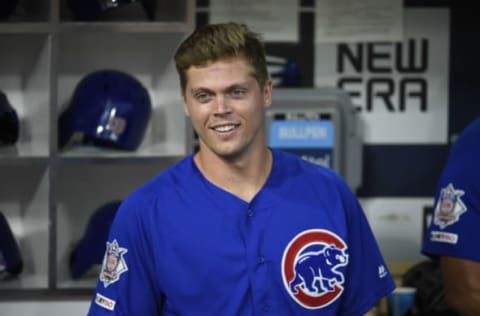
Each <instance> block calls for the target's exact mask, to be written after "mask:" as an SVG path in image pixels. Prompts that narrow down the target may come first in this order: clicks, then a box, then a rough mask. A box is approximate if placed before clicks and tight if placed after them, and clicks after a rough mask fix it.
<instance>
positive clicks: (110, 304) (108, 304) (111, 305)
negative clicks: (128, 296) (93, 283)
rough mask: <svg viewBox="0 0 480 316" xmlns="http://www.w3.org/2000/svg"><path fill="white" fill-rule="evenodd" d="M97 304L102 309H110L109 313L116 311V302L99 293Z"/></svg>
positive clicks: (96, 299) (96, 298)
mask: <svg viewBox="0 0 480 316" xmlns="http://www.w3.org/2000/svg"><path fill="white" fill-rule="evenodd" d="M95 303H96V304H97V305H98V306H100V307H103V308H105V309H108V310H109V311H113V310H114V309H115V303H116V302H115V301H114V300H112V299H109V298H108V297H105V296H103V295H101V294H98V293H97V294H96V296H95Z"/></svg>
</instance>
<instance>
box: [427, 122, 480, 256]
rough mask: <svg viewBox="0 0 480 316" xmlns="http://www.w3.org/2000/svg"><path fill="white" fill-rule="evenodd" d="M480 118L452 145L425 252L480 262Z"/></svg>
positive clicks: (441, 180) (439, 189)
mask: <svg viewBox="0 0 480 316" xmlns="http://www.w3.org/2000/svg"><path fill="white" fill-rule="evenodd" d="M479 226H480V119H476V120H475V121H473V122H472V123H471V124H469V125H468V126H467V127H466V128H465V130H464V131H463V132H462V133H461V134H460V136H459V137H458V138H457V140H456V142H455V143H454V144H453V145H452V148H451V150H450V154H449V157H448V159H447V162H446V165H445V167H444V170H443V172H442V175H441V177H440V180H439V183H438V187H437V189H436V193H435V206H434V211H433V214H432V221H431V224H430V226H429V229H428V231H427V234H426V236H425V240H424V243H423V247H422V252H423V253H424V254H426V255H431V256H437V255H447V256H452V257H459V258H464V259H469V260H474V261H478V262H480V251H478V244H479V243H480V234H479V233H478V228H479Z"/></svg>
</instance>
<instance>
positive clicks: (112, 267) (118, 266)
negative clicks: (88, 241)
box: [100, 239, 128, 287]
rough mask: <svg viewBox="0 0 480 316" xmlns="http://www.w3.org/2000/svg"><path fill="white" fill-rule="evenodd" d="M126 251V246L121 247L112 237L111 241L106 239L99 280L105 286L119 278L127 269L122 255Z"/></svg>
mask: <svg viewBox="0 0 480 316" xmlns="http://www.w3.org/2000/svg"><path fill="white" fill-rule="evenodd" d="M127 252H128V249H127V248H122V247H120V245H119V244H118V242H117V240H116V239H114V240H113V241H112V242H111V243H110V242H108V241H107V250H106V251H105V256H104V258H103V263H102V271H101V272H100V281H102V282H103V286H105V287H107V286H109V285H110V284H112V283H115V282H117V281H118V280H120V275H121V274H122V273H124V272H126V271H128V267H127V263H126V262H125V258H124V257H123V256H124V255H125V254H126V253H127Z"/></svg>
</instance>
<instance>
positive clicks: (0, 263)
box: [0, 212, 23, 278]
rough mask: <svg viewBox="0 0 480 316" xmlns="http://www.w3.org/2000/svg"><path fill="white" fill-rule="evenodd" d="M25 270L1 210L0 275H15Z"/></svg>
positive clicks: (2, 276)
mask: <svg viewBox="0 0 480 316" xmlns="http://www.w3.org/2000/svg"><path fill="white" fill-rule="evenodd" d="M22 270H23V260H22V256H21V254H20V249H19V247H18V244H17V241H16V240H15V237H14V235H13V232H12V230H11V229H10V225H9V224H8V221H7V219H6V218H5V216H4V215H3V213H2V212H0V277H1V278H4V277H5V276H14V275H17V274H20V273H21V272H22Z"/></svg>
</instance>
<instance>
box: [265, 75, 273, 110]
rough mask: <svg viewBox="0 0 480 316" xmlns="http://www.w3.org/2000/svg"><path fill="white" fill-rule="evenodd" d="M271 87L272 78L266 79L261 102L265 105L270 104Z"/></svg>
mask: <svg viewBox="0 0 480 316" xmlns="http://www.w3.org/2000/svg"><path fill="white" fill-rule="evenodd" d="M272 89H273V83H272V80H270V79H269V80H267V81H266V82H265V85H264V86H263V104H264V105H265V107H266V108H267V107H269V106H270V105H271V104H272Z"/></svg>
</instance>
